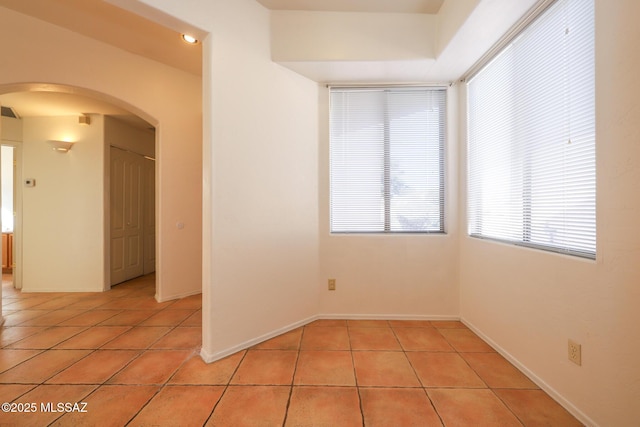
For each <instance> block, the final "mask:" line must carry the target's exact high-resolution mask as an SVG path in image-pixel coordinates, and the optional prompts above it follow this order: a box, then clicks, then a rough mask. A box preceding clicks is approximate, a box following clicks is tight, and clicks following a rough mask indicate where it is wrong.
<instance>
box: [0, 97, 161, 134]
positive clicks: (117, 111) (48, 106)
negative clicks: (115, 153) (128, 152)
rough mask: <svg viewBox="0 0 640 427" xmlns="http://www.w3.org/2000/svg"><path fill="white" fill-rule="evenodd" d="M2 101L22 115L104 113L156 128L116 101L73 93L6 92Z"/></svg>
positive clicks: (0, 103)
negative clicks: (120, 106)
mask: <svg viewBox="0 0 640 427" xmlns="http://www.w3.org/2000/svg"><path fill="white" fill-rule="evenodd" d="M0 105H2V106H3V107H11V108H12V109H13V111H14V112H15V113H16V114H17V115H18V117H19V118H23V117H51V116H80V115H83V114H102V115H105V116H109V117H113V118H116V119H118V120H121V121H123V122H125V123H128V124H129V125H131V126H134V127H136V128H138V129H151V128H153V126H152V125H151V124H149V123H147V122H146V121H144V120H143V119H141V118H139V117H137V116H135V115H133V114H131V113H130V112H129V111H127V110H124V109H122V108H119V107H116V106H115V105H113V104H110V103H108V102H104V101H100V100H98V99H95V98H90V97H86V96H82V95H77V94H71V93H62V92H51V91H46V92H13V93H6V94H3V95H0Z"/></svg>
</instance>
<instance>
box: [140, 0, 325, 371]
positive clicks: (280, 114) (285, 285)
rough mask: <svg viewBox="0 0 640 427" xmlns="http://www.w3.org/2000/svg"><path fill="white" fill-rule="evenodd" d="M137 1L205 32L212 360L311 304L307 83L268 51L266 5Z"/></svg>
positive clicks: (314, 240)
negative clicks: (274, 61) (278, 61)
mask: <svg viewBox="0 0 640 427" xmlns="http://www.w3.org/2000/svg"><path fill="white" fill-rule="evenodd" d="M146 2H147V3H149V4H152V5H153V6H155V7H158V8H160V9H162V10H163V11H165V12H167V13H169V14H171V15H173V16H177V17H178V18H180V19H182V20H185V21H187V22H190V23H192V24H194V25H197V26H198V27H200V28H202V29H204V30H206V31H209V32H210V35H209V36H208V37H207V38H206V39H205V40H204V45H203V51H205V53H204V55H205V57H204V63H205V69H206V73H205V76H204V77H203V83H204V86H205V87H204V91H205V94H206V98H205V132H206V133H205V141H204V144H205V165H204V175H205V176H204V181H205V213H206V215H205V218H204V221H205V224H206V225H207V227H209V226H210V227H211V228H210V229H207V228H206V227H205V232H204V238H205V244H204V268H205V273H204V277H205V279H204V283H203V309H204V310H203V311H204V318H203V320H204V321H203V334H204V337H203V338H204V339H203V349H202V355H203V357H204V358H205V359H207V360H212V359H215V358H219V357H221V356H223V355H224V354H227V353H229V352H232V351H234V349H237V348H240V347H242V346H243V345H247V343H249V342H255V340H256V339H260V338H264V335H265V334H274V333H278V331H282V330H285V329H287V328H289V327H292V326H293V325H297V324H300V322H305V321H307V320H308V319H309V318H311V317H312V316H314V315H315V314H317V312H318V307H317V277H318V191H317V188H318V124H317V119H318V98H317V86H316V84H315V83H313V82H311V81H309V80H307V79H305V78H303V77H300V76H299V75H296V74H294V73H292V72H291V71H289V70H287V69H285V68H283V67H281V66H279V65H277V64H274V63H273V62H272V61H271V57H270V51H269V12H268V11H267V10H266V9H264V8H263V7H262V6H260V5H259V4H258V3H257V2H256V1H254V0H234V1H233V2H230V1H225V2H206V3H203V2H200V1H195V0H192V1H185V2H180V3H179V4H177V3H176V2H174V1H171V0H146ZM209 96H210V98H208V97H209Z"/></svg>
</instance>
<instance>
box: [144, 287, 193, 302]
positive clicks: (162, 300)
mask: <svg viewBox="0 0 640 427" xmlns="http://www.w3.org/2000/svg"><path fill="white" fill-rule="evenodd" d="M201 293H202V291H201V290H199V289H198V290H195V291H193V292H187V293H184V294H179V295H171V296H169V297H166V298H163V299H160V298H158V294H155V295H154V296H153V297H154V298H155V300H156V302H159V303H160V302H167V301H173V300H175V299H180V298H186V297H190V296H192V295H198V294H201Z"/></svg>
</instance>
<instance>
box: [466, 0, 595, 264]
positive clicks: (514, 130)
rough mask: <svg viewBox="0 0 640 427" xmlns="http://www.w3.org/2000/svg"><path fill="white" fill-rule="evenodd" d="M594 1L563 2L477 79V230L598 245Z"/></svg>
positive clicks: (575, 246) (589, 250) (545, 244)
mask: <svg viewBox="0 0 640 427" xmlns="http://www.w3.org/2000/svg"><path fill="white" fill-rule="evenodd" d="M594 74H595V72H594V6H593V0H558V1H556V2H555V3H553V4H552V5H551V6H550V7H549V8H548V9H547V10H545V11H544V12H543V13H542V14H541V15H540V16H539V17H538V18H537V19H536V20H534V21H533V22H532V23H531V24H530V25H529V26H528V27H527V28H525V29H524V30H523V31H522V32H521V33H520V34H519V35H518V36H517V37H516V38H515V39H514V40H513V41H511V42H510V43H508V44H507V45H506V47H505V48H504V49H503V50H502V51H501V52H500V53H499V54H498V55H497V56H496V57H494V58H493V59H492V60H491V61H490V62H489V63H488V64H487V65H485V66H484V67H483V68H482V69H481V70H480V71H479V72H478V73H477V74H476V75H475V76H474V77H473V78H472V79H471V80H470V81H469V82H468V87H467V89H468V111H467V114H468V147H467V148H468V151H467V155H468V157H467V159H468V165H467V166H468V171H467V172H468V231H469V234H470V235H471V236H475V237H483V238H490V239H497V240H501V241H506V242H512V243H516V244H522V245H527V246H532V247H537V248H543V249H548V250H552V251H558V252H563V253H568V254H573V255H578V256H584V257H588V258H595V253H596V180H595V178H596V158H595V154H596V153H595V79H594Z"/></svg>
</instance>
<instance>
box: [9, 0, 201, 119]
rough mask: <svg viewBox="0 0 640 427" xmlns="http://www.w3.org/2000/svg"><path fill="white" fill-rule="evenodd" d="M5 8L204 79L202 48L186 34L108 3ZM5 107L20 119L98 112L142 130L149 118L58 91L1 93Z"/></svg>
mask: <svg viewBox="0 0 640 427" xmlns="http://www.w3.org/2000/svg"><path fill="white" fill-rule="evenodd" d="M0 7H5V8H8V9H12V10H14V11H16V12H19V13H22V14H25V15H30V16H32V17H34V18H37V19H40V20H42V21H46V22H48V23H50V24H54V25H57V26H60V27H64V28H67V29H69V30H71V31H73V32H76V33H79V34H82V35H84V36H86V37H90V38H93V39H95V40H98V41H101V42H104V43H107V44H110V45H113V46H115V47H118V48H120V49H123V50H126V51H128V52H131V53H134V54H137V55H141V56H143V57H146V58H149V59H152V60H155V61H158V62H161V63H163V64H166V65H169V66H171V67H174V68H177V69H180V70H183V71H186V72H188V73H191V74H195V75H198V76H199V75H201V70H202V48H201V45H200V44H197V45H189V44H187V43H185V42H183V41H182V39H181V34H180V33H179V32H177V31H174V30H172V29H169V28H167V27H164V26H162V25H160V24H157V23H155V22H153V21H150V20H148V19H145V18H143V17H141V16H139V15H136V14H134V13H132V12H129V11H126V10H124V9H121V8H119V7H116V6H114V5H112V4H110V3H107V2H104V1H102V0H27V1H25V0H0ZM0 104H1V105H3V106H7V107H11V108H13V109H14V111H15V112H16V113H17V114H18V116H20V117H38V116H40V117H42V116H66V115H80V114H82V113H96V114H104V115H108V116H113V117H115V118H118V119H120V120H123V121H125V122H128V123H129V124H131V125H133V126H136V127H139V128H149V127H151V125H149V124H148V123H147V122H145V121H144V120H142V119H140V118H138V117H136V116H134V115H132V114H131V113H129V112H128V111H126V110H123V109H121V108H117V107H115V106H113V105H111V104H109V103H107V102H103V101H98V100H95V99H91V98H88V97H84V96H78V95H75V94H68V93H57V92H20V93H10V94H4V95H0Z"/></svg>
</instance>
